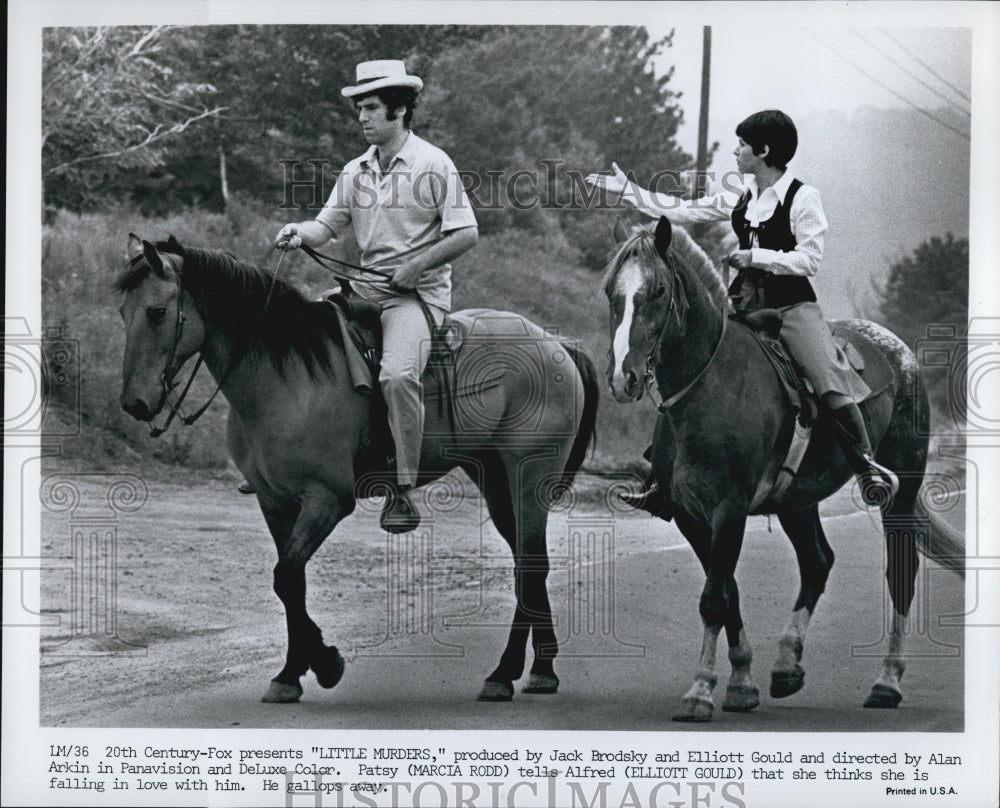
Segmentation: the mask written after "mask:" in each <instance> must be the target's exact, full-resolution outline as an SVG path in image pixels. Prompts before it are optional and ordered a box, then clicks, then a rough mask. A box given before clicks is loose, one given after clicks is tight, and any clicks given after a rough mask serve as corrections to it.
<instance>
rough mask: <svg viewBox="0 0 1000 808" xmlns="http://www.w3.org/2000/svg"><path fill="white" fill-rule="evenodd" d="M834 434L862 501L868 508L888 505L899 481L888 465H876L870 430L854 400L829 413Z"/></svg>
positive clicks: (894, 494) (897, 488) (897, 487)
mask: <svg viewBox="0 0 1000 808" xmlns="http://www.w3.org/2000/svg"><path fill="white" fill-rule="evenodd" d="M830 415H831V416H832V418H833V423H834V433H835V434H836V436H837V440H838V442H839V443H840V446H841V448H842V449H843V450H844V455H845V457H846V458H847V462H848V465H850V467H851V470H852V471H853V472H854V473H855V475H857V478H858V484H859V486H860V487H861V499H862V500H863V501H864V503H865V504H866V505H871V506H876V505H877V506H880V507H883V506H886V505H888V504H889V503H890V502H891V501H892V498H893V497H894V496H896V492H897V491H898V490H899V479H898V478H897V477H896V475H895V474H893V473H892V471H890V470H889V469H887V468H886V467H885V466H882V465H880V464H879V463H876V462H875V459H874V457H873V454H874V453H873V452H872V445H871V441H869V440H868V430H867V429H865V421H864V417H863V416H862V415H861V410H860V409H859V408H858V405H857V404H855V403H854V402H853V401H852V402H851V403H850V404H848V405H846V406H844V407H838V408H837V409H835V410H831V411H830Z"/></svg>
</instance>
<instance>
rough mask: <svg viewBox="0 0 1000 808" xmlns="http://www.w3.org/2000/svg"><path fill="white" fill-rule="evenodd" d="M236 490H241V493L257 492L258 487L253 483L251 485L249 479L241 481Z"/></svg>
mask: <svg viewBox="0 0 1000 808" xmlns="http://www.w3.org/2000/svg"><path fill="white" fill-rule="evenodd" d="M236 490H237V491H239V492H240V493H241V494H256V493H257V489H256V488H254V487H253V485H251V484H250V483H249V482H248V481H247V480H244V481H243V482H241V483H240V484H239V485H238V486H237V488H236Z"/></svg>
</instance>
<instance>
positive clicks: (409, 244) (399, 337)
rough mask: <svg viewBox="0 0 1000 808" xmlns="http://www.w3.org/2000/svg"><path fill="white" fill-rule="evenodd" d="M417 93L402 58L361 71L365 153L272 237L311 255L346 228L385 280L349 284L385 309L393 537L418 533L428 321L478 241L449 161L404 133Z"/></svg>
mask: <svg viewBox="0 0 1000 808" xmlns="http://www.w3.org/2000/svg"><path fill="white" fill-rule="evenodd" d="M422 87H423V81H421V79H420V78H418V77H417V76H412V75H408V74H407V72H406V67H405V65H404V63H403V62H401V61H397V60H381V61H371V62H362V63H361V64H359V65H358V66H357V73H356V84H355V85H354V86H351V87H345V88H344V89H343V90H341V92H342V94H343V95H344V96H345V97H347V98H350V99H353V101H354V107H355V109H356V110H357V114H358V120H359V121H360V123H361V127H362V132H363V133H364V136H365V139H366V140H367V141H368V143H369V144H370V148H369V149H368V151H366V152H365V153H364V154H362V155H361V156H360V157H357V158H355V159H354V160H351V161H350V162H349V163H348V164H347V165H346V166H345V167H344V170H343V171H342V172H341V174H340V177H339V178H338V180H337V184H336V186H335V187H334V189H333V192H332V193H331V194H330V197H329V199H328V200H327V202H326V205H325V206H324V208H323V209H322V210H321V211H320V212H319V214H318V215H317V216H316V218H315V219H314V220H312V221H305V222H299V223H295V224H287V225H285V226H284V227H283V228H282V229H281V231H280V232H279V233H278V236H277V239H276V246H277V247H278V248H279V249H296V248H298V247H300V246H301V245H303V244H305V245H307V246H309V247H312V248H317V247H320V246H322V245H323V244H325V243H326V242H327V241H329V240H330V239H336V238H337V236H338V234H342V233H343V232H344V231H346V230H347V228H349V227H351V228H353V231H354V235H355V237H356V238H357V242H358V245H359V247H360V248H361V263H362V265H363V266H364V267H365V268H366V269H372V270H376V271H377V272H379V273H381V275H380V276H379V277H380V278H381V277H383V276H387V278H386V281H385V282H379V281H376V280H371V281H366V282H361V281H359V282H353V283H352V287H353V288H354V290H355V291H356V292H358V293H359V294H360V295H362V296H363V297H364V298H366V299H368V300H371V301H374V302H376V303H378V304H380V305H381V307H382V313H381V318H380V319H381V324H382V368H381V372H380V375H379V383H380V386H381V390H382V394H383V396H384V397H385V401H386V404H387V407H388V413H389V426H390V429H391V431H392V438H393V441H394V443H395V450H396V459H395V462H396V476H397V484H396V485H395V486H394V488H393V489H392V490H391V491H390V493H389V496H388V498H387V501H386V505H385V510H384V511H383V513H382V519H381V523H382V526H383V528H385V529H386V530H388V531H390V532H393V533H404V532H408V531H410V530H414V529H415V528H416V527H417V525H418V524H419V522H420V514H419V512H418V511H417V509H416V508H415V507H414V505H413V503H412V502H411V500H410V497H409V494H408V492H409V490H410V489H411V488H412V487H413V485H414V484H415V483H416V481H417V469H418V466H419V461H420V447H421V442H422V437H423V423H424V404H423V386H422V385H421V382H420V377H421V374H422V373H423V371H424V368H425V367H426V365H427V361H428V353H429V342H430V338H431V331H430V323H429V321H430V320H433V322H434V324H435V325H440V324H441V322H442V321H443V319H444V317H445V315H446V314H447V313H448V312H449V311H450V310H451V264H450V263H449V262H451V261H453V260H454V259H455V258H457V257H458V256H460V255H462V253H464V252H466V251H467V250H469V249H471V248H472V247H473V246H475V244H476V242H477V240H478V238H479V230H478V226H477V224H476V217H475V214H474V213H473V210H472V206H471V204H470V203H469V200H468V197H467V196H466V193H465V190H464V188H463V186H462V182H461V178H460V177H459V174H458V171H457V170H456V168H455V165H454V163H453V162H452V161H451V158H450V157H448V155H447V154H445V152H444V151H442V150H441V149H439V148H437V147H436V146H433V145H431V144H430V143H428V142H427V141H426V140H424V139H422V138H420V137H417V135H416V134H414V133H413V132H412V131H411V130H410V122H411V119H412V117H413V110H414V108H415V107H416V102H417V96H418V94H419V92H420V90H421V88H422Z"/></svg>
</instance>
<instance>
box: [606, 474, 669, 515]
mask: <svg viewBox="0 0 1000 808" xmlns="http://www.w3.org/2000/svg"><path fill="white" fill-rule="evenodd" d="M618 499H620V500H621V501H622V502H624V503H625V504H626V505H628V506H629V507H630V508H635V509H636V510H638V511H646V512H647V513H650V514H652V515H653V516H659V517H660V519H663V520H664V521H667V522H669V521H670V520H671V519H673V518H674V510H673V507H672V505H671V502H670V497H669V496H667V494H666V493H665V492H664V491H663V489H662V488H660V484H659V483H658V482H656V481H655V480H654V479H653V477H652V475H650V476H649V477H648V478H646V482H644V483H643V484H642V489H641V490H639V491H635V492H632V491H626V492H624V493H619V494H618Z"/></svg>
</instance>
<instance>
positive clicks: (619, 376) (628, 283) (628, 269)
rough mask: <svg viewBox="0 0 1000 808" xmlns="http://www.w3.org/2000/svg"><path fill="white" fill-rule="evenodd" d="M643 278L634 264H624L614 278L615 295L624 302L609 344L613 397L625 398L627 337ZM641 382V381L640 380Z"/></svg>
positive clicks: (630, 329)
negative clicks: (612, 338)
mask: <svg viewBox="0 0 1000 808" xmlns="http://www.w3.org/2000/svg"><path fill="white" fill-rule="evenodd" d="M642 284H643V277H642V271H641V269H640V267H639V265H638V264H637V263H635V262H630V263H627V264H624V265H623V266H622V268H621V269H620V270H619V272H618V277H617V278H615V294H617V295H621V296H622V297H623V298H624V300H625V311H624V313H623V314H622V321H621V322H620V323H619V324H618V328H617V329H616V330H615V337H614V340H613V341H612V344H611V357H612V360H613V362H614V368H615V372H614V375H613V376H612V377H611V391H612V392H613V393H614V395H615V397H618V396H625V371H624V364H625V358H626V357H627V356H628V352H629V346H630V342H629V337H630V335H631V332H632V320H633V318H634V317H635V296H636V294H637V293H638V291H639V290H640V289H641V288H642ZM640 381H641V380H640Z"/></svg>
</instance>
